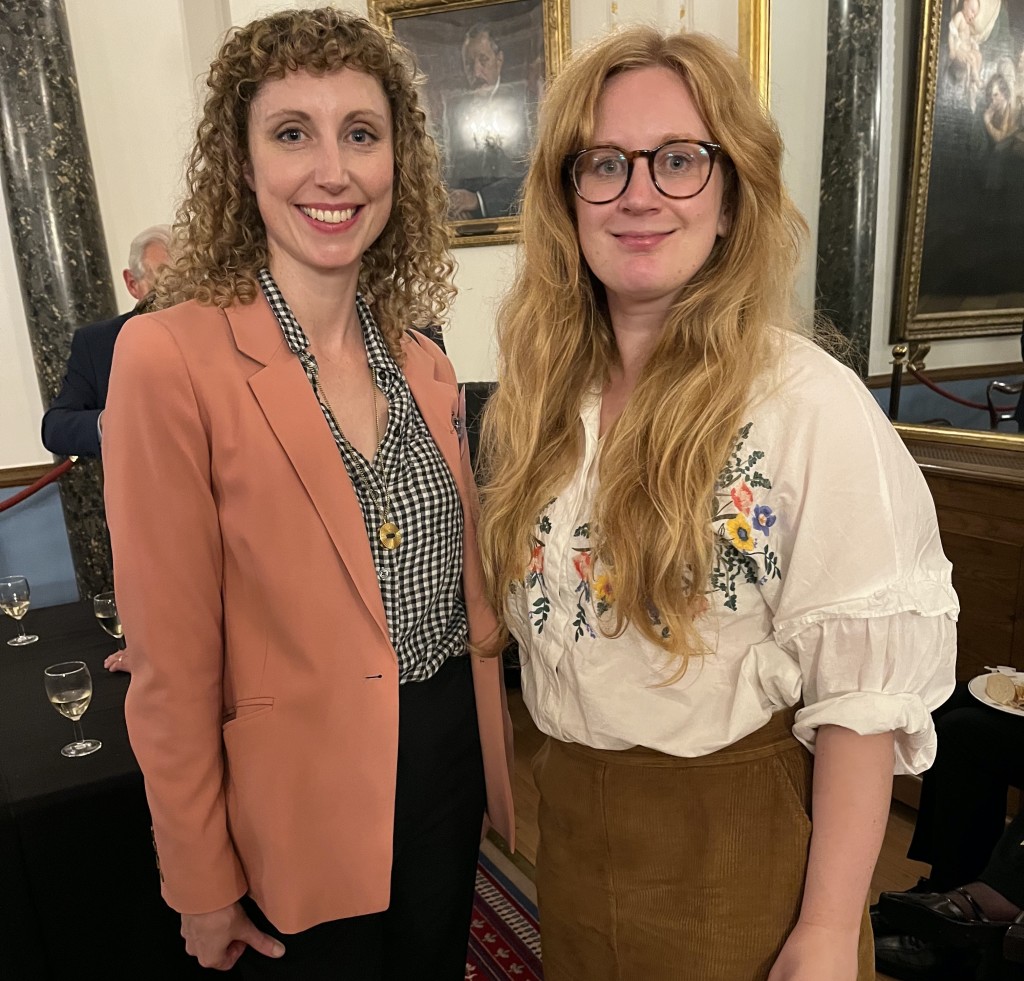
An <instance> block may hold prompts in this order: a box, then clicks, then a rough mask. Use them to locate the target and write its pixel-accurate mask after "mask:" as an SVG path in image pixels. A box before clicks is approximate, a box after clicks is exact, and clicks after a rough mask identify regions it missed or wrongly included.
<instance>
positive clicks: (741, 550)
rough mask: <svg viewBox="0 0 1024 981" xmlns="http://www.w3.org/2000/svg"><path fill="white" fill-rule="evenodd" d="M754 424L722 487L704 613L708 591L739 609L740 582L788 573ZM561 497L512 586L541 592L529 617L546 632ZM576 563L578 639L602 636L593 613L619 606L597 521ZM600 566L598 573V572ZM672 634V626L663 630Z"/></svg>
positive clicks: (583, 532)
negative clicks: (600, 558)
mask: <svg viewBox="0 0 1024 981" xmlns="http://www.w3.org/2000/svg"><path fill="white" fill-rule="evenodd" d="M752 426H753V423H747V424H746V425H745V426H743V428H742V429H740V431H739V433H738V434H737V439H736V445H735V447H734V448H733V451H732V453H731V455H730V457H729V459H728V460H727V462H726V464H725V466H724V467H723V468H722V472H721V474H720V475H719V477H718V481H717V482H716V485H715V495H714V513H713V517H712V520H713V523H714V534H715V556H714V560H713V563H712V568H711V578H710V583H709V588H708V591H707V594H706V595H705V596H704V598H703V602H701V603H699V604H698V611H697V614H696V615H697V616H701V615H702V614H703V613H705V612H706V611H707V610H708V609H709V608H710V603H709V601H708V597H709V596H711V595H712V594H715V593H720V594H721V595H722V605H723V606H725V607H726V608H727V609H730V610H732V611H733V612H736V609H737V603H738V596H737V586H738V585H741V584H745V583H746V584H751V585H755V586H763V585H764V584H765V583H766V582H768V581H769V580H770V579H779V578H781V576H782V572H781V570H780V568H779V560H778V556H777V554H776V552H775V551H774V550H772V549H771V548H770V547H769V544H768V540H769V538H770V537H771V529H772V527H773V526H774V525H775V522H776V520H777V519H778V515H777V514H776V512H775V510H774V509H773V508H772V507H770V506H769V505H767V504H764V503H761V501H760V500H759V498H760V497H761V496H762V494H763V492H765V491H770V490H771V489H772V483H771V480H770V479H769V478H768V477H767V476H766V475H765V474H764V473H762V472H761V471H760V470H759V469H758V466H759V465H760V464H761V461H762V460H763V459H764V455H765V454H764V451H763V450H749V451H748V450H746V449H745V444H746V441H747V439H748V438H749V436H750V430H751V428H752ZM556 500H557V498H552V499H551V500H550V501H548V503H547V504H545V505H544V508H543V509H542V510H541V513H540V515H538V517H537V528H536V531H535V533H534V537H533V547H532V549H531V552H530V563H529V565H528V566H527V569H526V574H525V575H524V577H523V581H522V583H521V584H520V583H513V584H512V585H511V591H512V592H513V593H514V592H516V590H517V588H518V587H519V586H520V585H522V586H524V587H525V588H526V589H527V591H528V593H529V595H530V596H532V597H535V598H533V599H532V601H530V602H529V606H528V615H529V619H530V624H531V625H532V627H533V629H534V630H535V631H536V632H537V633H538V634H541V633H543V632H544V627H545V625H546V624H547V622H548V617H549V615H550V613H551V599H550V596H549V594H548V589H547V584H546V582H545V580H544V550H545V547H546V545H547V541H548V537H549V536H550V534H551V531H552V525H551V518H550V517H549V511H550V510H551V505H552V504H554V503H555V501H556ZM572 538H573V541H572V545H571V553H572V565H573V569H574V570H575V575H576V580H577V581H576V585H575V596H576V612H575V615H574V617H573V620H572V626H573V629H574V631H575V637H574V639H575V640H576V641H579V640H580V639H582V638H583V637H584V636H586V637H590V638H596V636H597V634H596V632H595V630H594V628H593V626H592V625H591V618H590V616H589V612H590V611H592V612H593V614H595V615H596V617H597V618H598V619H600V618H601V617H603V616H605V615H606V614H608V613H609V612H610V611H611V610H612V608H613V606H614V605H615V586H614V583H613V581H612V577H611V574H610V573H609V572H607V571H601V570H595V568H594V566H595V557H594V552H593V546H592V545H591V541H590V522H589V521H588V522H584V523H583V524H581V525H578V526H577V527H576V528H574V529H573V533H572ZM595 572H596V574H595ZM648 612H649V615H650V617H651V623H652V624H653V625H654V626H656V627H657V626H659V625H661V618H660V617H659V616H658V611H657V610H655V609H654V608H653V607H651V608H650V610H649V611H648ZM663 636H666V637H667V636H668V628H667V627H665V628H664V629H663Z"/></svg>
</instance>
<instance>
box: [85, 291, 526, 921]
mask: <svg viewBox="0 0 1024 981" xmlns="http://www.w3.org/2000/svg"><path fill="white" fill-rule="evenodd" d="M404 349H405V352H406V363H405V366H404V372H405V376H406V378H407V380H408V382H409V387H410V389H411V391H412V395H413V398H414V399H415V400H416V404H417V405H418V406H419V409H420V412H421V413H422V415H423V418H424V420H425V421H426V424H427V427H428V428H429V430H430V432H431V435H432V436H433V438H434V441H435V443H436V444H437V446H438V448H439V450H440V451H441V454H442V455H443V457H444V459H445V461H446V462H447V463H448V466H449V467H450V469H451V471H452V474H453V476H454V479H455V482H456V484H457V486H458V490H459V494H460V496H461V498H462V502H463V510H464V513H465V533H464V555H463V584H464V591H465V598H466V607H467V613H468V618H469V630H470V640H471V642H472V643H474V644H486V643H487V642H488V641H489V640H490V641H493V635H494V632H495V627H496V622H495V618H494V614H493V612H492V611H491V609H490V608H489V606H488V605H487V603H486V600H485V598H484V581H483V570H482V566H481V563H480V559H479V556H478V554H477V545H476V498H475V489H474V485H473V481H472V476H471V474H470V470H469V453H468V449H467V444H466V440H465V439H464V438H460V433H459V431H458V429H457V426H456V422H455V420H456V419H457V418H458V415H457V414H458V391H457V387H456V384H455V376H454V372H453V370H452V367H451V365H450V363H449V362H448V360H447V358H445V357H444V355H443V354H442V353H441V352H440V350H439V349H438V348H437V347H436V345H434V344H433V342H431V341H429V340H426V339H425V338H422V337H415V338H414V337H413V335H412V334H411V332H410V333H407V336H406V340H405V344H404ZM104 420H105V421H104V474H105V484H106V503H107V514H108V520H109V525H110V536H111V541H112V545H113V553H114V582H115V588H116V590H117V597H118V608H119V611H120V613H121V618H122V621H123V623H124V625H125V635H126V637H127V638H128V650H129V653H130V654H131V656H132V659H133V674H132V681H131V687H130V688H129V691H128V697H127V702H126V706H125V711H126V716H127V720H128V731H129V735H130V738H131V743H132V748H133V749H134V751H135V754H136V756H137V757H138V760H139V764H140V766H141V768H142V771H143V775H144V776H145V779H146V788H147V794H148V797H149V802H150V810H151V813H152V818H153V829H154V835H155V840H156V844H157V847H158V851H159V857H160V865H161V870H162V878H163V892H164V897H165V899H166V900H167V902H168V903H169V904H170V905H171V906H172V907H174V908H175V909H177V910H179V911H182V912H191V913H196V912H204V911H209V910H213V909H218V908H220V907H222V906H225V905H228V904H230V903H232V902H234V901H235V900H237V899H238V898H239V897H240V896H242V895H243V894H245V893H246V892H248V893H249V894H251V895H252V896H253V898H254V899H255V900H256V902H257V903H258V904H259V905H260V907H261V908H262V909H263V911H264V912H265V913H266V914H267V916H268V917H269V918H270V920H271V921H272V922H273V923H274V924H275V925H276V926H277V927H278V928H279V929H281V930H282V931H284V932H286V933H293V932H297V931H299V930H303V929H306V928H308V927H310V926H313V925H314V924H316V923H320V922H323V921H326V920H331V919H337V918H340V917H348V916H354V915H359V914H363V913H370V912H375V911H379V910H383V909H385V908H387V906H388V903H389V876H390V870H391V841H392V830H393V822H394V801H395V777H396V763H397V750H398V667H397V659H396V656H395V652H394V649H393V648H392V646H391V642H390V640H389V637H388V628H387V622H386V619H385V615H384V608H383V604H382V601H381V597H380V592H379V589H378V585H377V578H376V573H375V569H374V564H373V560H372V556H371V552H370V546H369V543H368V541H367V538H366V532H365V528H364V525H363V518H362V514H361V512H360V510H359V505H358V502H357V500H356V496H355V492H354V490H353V488H352V484H351V482H350V480H349V478H348V475H347V473H346V470H345V466H344V463H343V462H342V459H341V455H340V454H339V453H338V450H337V447H336V446H335V443H334V439H333V437H332V436H331V433H330V430H329V428H328V427H327V426H326V425H325V424H324V420H323V416H322V414H321V411H320V407H319V405H318V403H317V400H316V398H315V396H314V394H313V392H312V389H311V386H310V384H309V381H308V380H307V378H306V375H305V373H304V371H303V369H302V365H301V364H300V362H299V360H298V358H296V357H295V356H294V355H293V354H292V353H291V351H290V350H289V349H288V346H287V344H286V343H285V341H284V338H283V336H282V333H281V330H280V327H279V326H278V323H277V321H276V319H275V318H274V315H273V313H272V312H271V310H270V308H269V306H268V305H267V303H266V301H265V300H264V298H263V297H262V296H260V297H259V298H258V299H257V300H256V301H255V302H254V303H252V304H249V305H237V306H233V307H230V308H228V309H227V310H219V309H216V308H211V307H203V306H200V305H198V304H196V303H194V302H190V303H185V304H181V305H179V306H176V307H174V308H172V309H170V310H165V311H162V312H158V313H153V314H148V315H143V316H140V317H137V318H136V319H135V320H133V321H132V323H131V324H129V325H128V327H127V329H125V330H124V331H123V332H122V335H121V338H120V340H119V342H118V345H117V353H116V356H115V358H114V370H113V376H112V379H111V387H110V398H109V403H108V407H107V415H106V416H105V417H104ZM471 657H472V671H473V681H474V686H475V692H476V703H477V713H478V718H479V726H480V739H481V744H482V748H483V759H484V770H485V779H486V788H487V813H488V816H489V818H490V821H491V822H492V823H493V824H494V826H495V827H496V828H497V830H498V831H499V832H500V833H501V834H502V835H503V836H504V837H505V838H506V840H508V841H510V842H511V841H512V836H513V832H514V824H513V818H512V792H511V785H510V780H509V769H510V764H511V723H510V721H509V717H508V709H507V706H506V703H505V691H504V687H503V683H502V678H501V661H500V658H490V657H479V656H476V655H471Z"/></svg>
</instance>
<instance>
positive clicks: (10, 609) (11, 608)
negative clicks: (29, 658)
mask: <svg viewBox="0 0 1024 981" xmlns="http://www.w3.org/2000/svg"><path fill="white" fill-rule="evenodd" d="M28 600H29V588H28V580H27V579H26V578H25V577H24V576H6V577H5V578H3V579H0V610H3V611H4V613H6V614H7V615H8V616H9V617H14V619H15V620H16V621H17V624H18V636H17V637H12V638H11V639H10V640H9V641H7V643H8V644H10V645H11V647H22V646H23V645H25V644H34V643H35V642H36V641H37V640H39V638H38V637H37V636H36V635H35V634H27V633H25V628H24V626H23V625H22V623H21V618H22V617H23V616H24V615H25V614H26V613H27V612H28Z"/></svg>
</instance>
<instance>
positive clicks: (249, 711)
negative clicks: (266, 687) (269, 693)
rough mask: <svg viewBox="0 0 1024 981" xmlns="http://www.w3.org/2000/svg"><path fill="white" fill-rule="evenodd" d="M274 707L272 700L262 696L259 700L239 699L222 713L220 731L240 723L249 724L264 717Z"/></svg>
mask: <svg viewBox="0 0 1024 981" xmlns="http://www.w3.org/2000/svg"><path fill="white" fill-rule="evenodd" d="M273 707H274V699H272V698H269V697H266V696H262V697H259V698H240V699H239V700H238V701H237V702H235V705H234V707H233V708H231V709H229V710H228V711H227V712H225V713H224V719H223V722H222V724H221V729H222V730H226V729H229V728H231V727H232V726H236V725H238V724H239V723H240V722H249V721H250V720H252V719H256V718H259V716H261V715H266V714H267V713H268V712H269V711H270V710H271V709H272V708H273Z"/></svg>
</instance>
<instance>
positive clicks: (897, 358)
mask: <svg viewBox="0 0 1024 981" xmlns="http://www.w3.org/2000/svg"><path fill="white" fill-rule="evenodd" d="M908 354H909V348H908V347H907V345H906V344H904V343H903V342H902V341H901V342H900V343H899V344H895V345H893V349H892V361H890V362H889V363H890V364H891V365H892V380H891V381H890V382H889V419H890V421H892V422H896V420H897V419H899V415H900V394H901V392H902V390H903V369H904V368H905V367H906V366H907V356H908Z"/></svg>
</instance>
